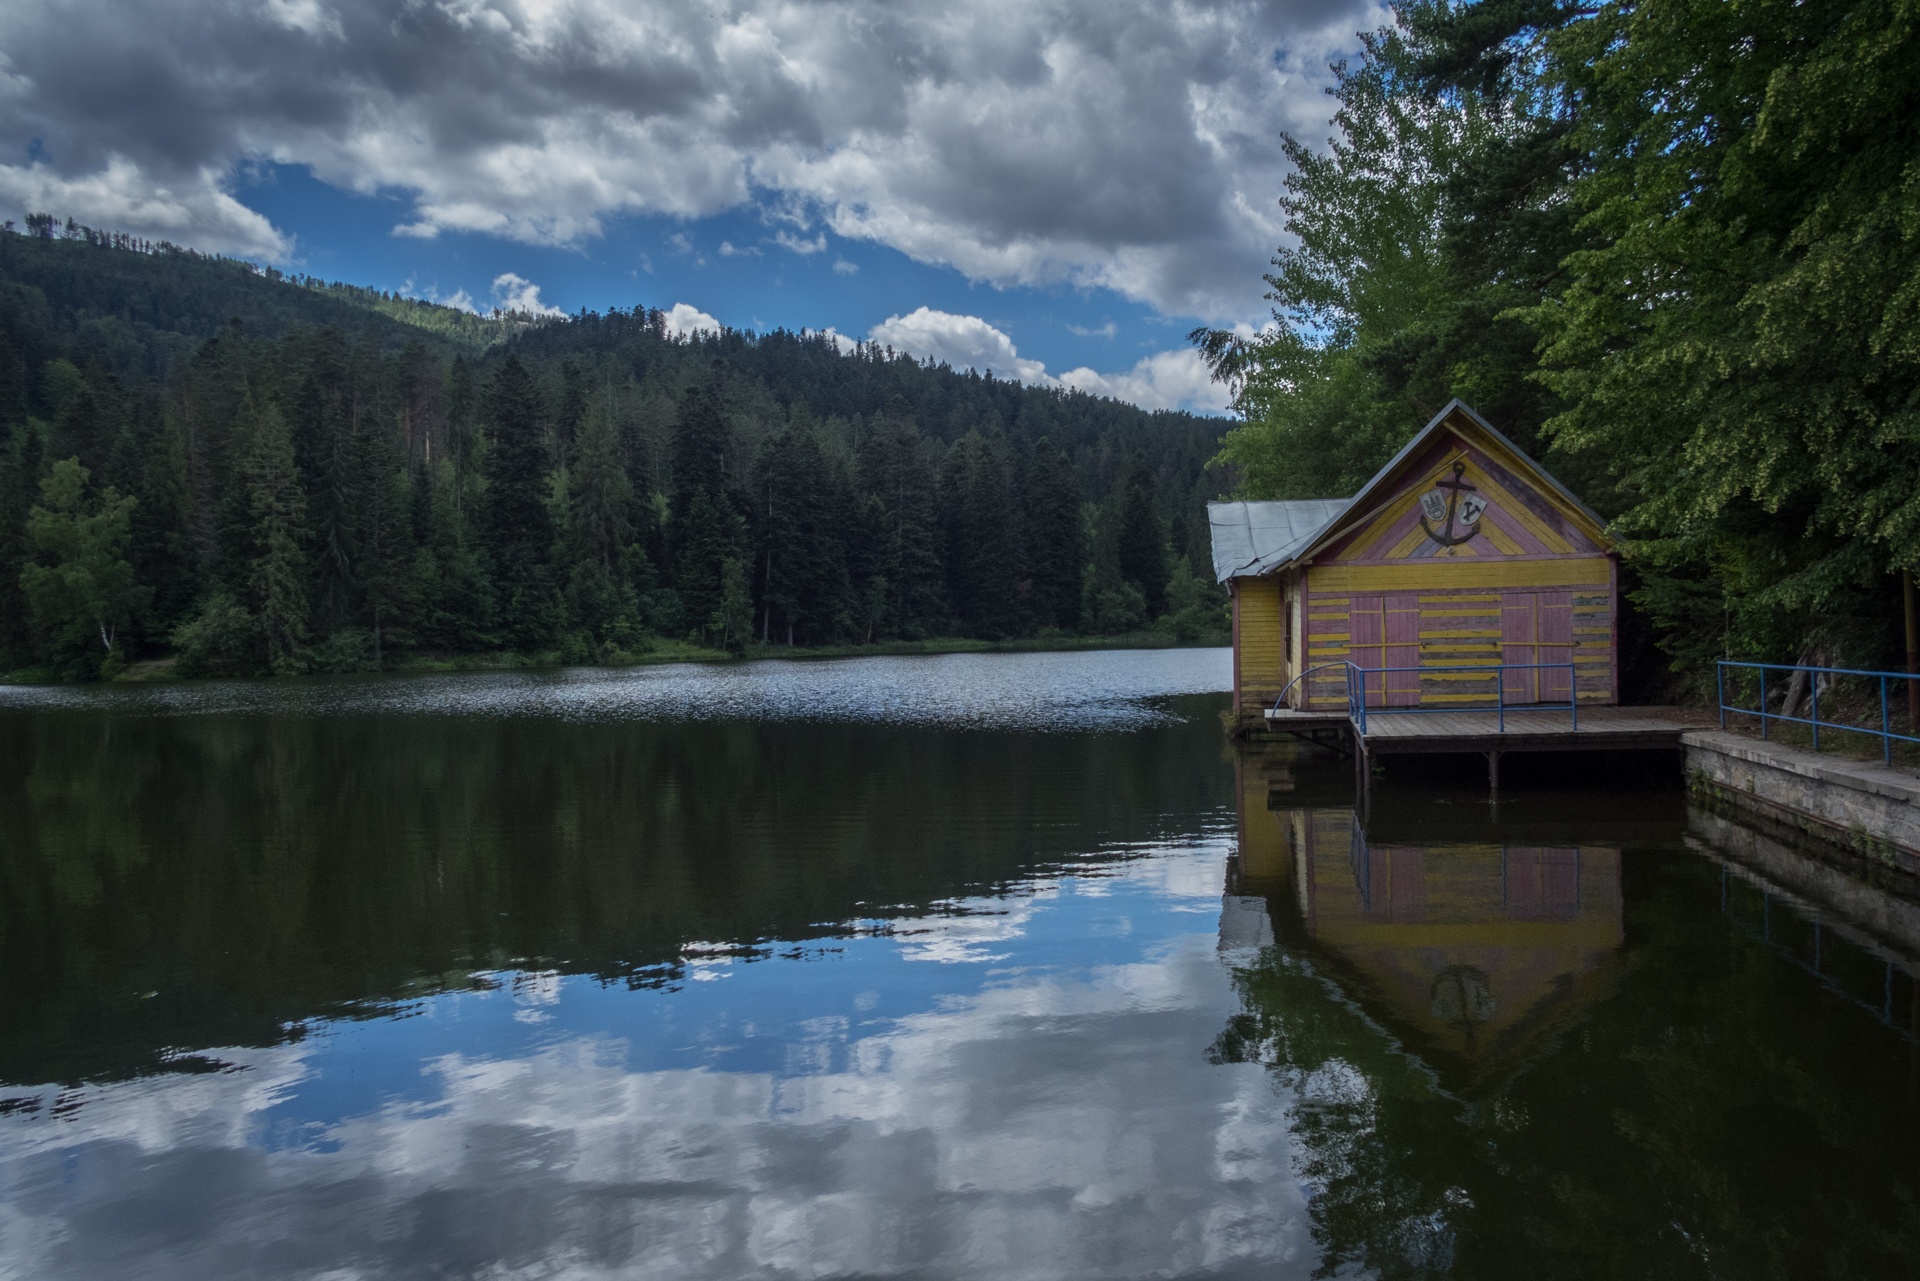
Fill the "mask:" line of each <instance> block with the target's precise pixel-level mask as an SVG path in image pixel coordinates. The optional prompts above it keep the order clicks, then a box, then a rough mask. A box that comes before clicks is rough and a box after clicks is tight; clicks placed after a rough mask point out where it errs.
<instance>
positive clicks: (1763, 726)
mask: <svg viewBox="0 0 1920 1281" xmlns="http://www.w3.org/2000/svg"><path fill="white" fill-rule="evenodd" d="M1770 729H1771V727H1770V726H1769V725H1768V724H1767V668H1766V664H1764V663H1762V664H1761V665H1760V737H1761V738H1766V737H1768V733H1769V730H1770Z"/></svg>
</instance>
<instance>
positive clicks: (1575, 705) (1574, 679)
mask: <svg viewBox="0 0 1920 1281" xmlns="http://www.w3.org/2000/svg"><path fill="white" fill-rule="evenodd" d="M1567 703H1568V706H1569V710H1571V711H1572V712H1573V732H1574V733H1576V734H1578V733H1579V732H1580V673H1579V672H1577V671H1575V670H1574V666H1573V664H1572V663H1568V664H1567Z"/></svg>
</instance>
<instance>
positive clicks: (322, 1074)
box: [0, 654, 1312, 1277]
mask: <svg viewBox="0 0 1920 1281" xmlns="http://www.w3.org/2000/svg"><path fill="white" fill-rule="evenodd" d="M1053 661H1054V662H1055V663H1056V664H1057V669H1058V671H1059V675H1060V679H1059V681H1058V682H1057V683H1056V684H1057V689H1058V691H1062V692H1060V693H1059V695H1058V696H1057V697H1055V698H1054V699H1053V701H1052V702H1046V701H1045V700H1041V710H1042V711H1044V712H1045V713H1046V717H1047V718H1050V719H1045V718H1043V720H1044V726H1043V728H1039V729H1036V728H1035V717H1036V712H1035V709H1034V707H1033V706H1027V707H1024V708H1023V709H1022V710H1021V712H1020V714H1019V715H1018V716H1016V717H1012V718H1010V719H1009V720H1007V721H1005V722H998V721H996V722H991V723H989V724H986V725H977V726H971V727H968V726H953V725H948V724H945V723H943V722H941V721H940V720H939V719H938V718H937V717H934V716H932V715H931V713H929V712H928V711H927V709H928V708H935V709H937V708H938V707H939V706H942V705H945V704H946V703H948V702H950V701H953V700H955V699H957V698H958V697H959V695H958V691H959V690H960V689H962V688H963V687H964V686H966V685H968V684H971V683H975V682H977V680H978V677H979V674H980V668H979V667H978V664H977V660H968V661H967V662H965V663H956V664H953V665H951V666H950V667H943V666H942V665H940V664H931V665H923V667H922V668H920V669H919V670H920V671H921V673H922V675H921V677H920V683H921V693H920V694H918V695H914V696H913V697H915V698H918V699H919V700H920V701H919V702H918V703H917V704H915V707H914V708H909V709H908V710H906V711H904V712H902V711H901V710H900V707H899V699H900V697H902V696H901V694H900V685H899V682H898V681H897V680H896V679H895V677H894V676H893V675H889V674H888V673H890V672H893V671H894V670H895V669H893V668H891V667H889V668H887V669H886V670H885V671H883V672H882V673H881V676H880V677H879V678H876V680H875V681H874V682H873V683H872V684H871V685H863V684H862V682H863V681H864V680H865V677H864V676H862V675H861V672H862V671H863V670H864V669H860V668H858V667H856V666H855V665H840V666H839V668H838V670H839V671H840V672H841V673H842V675H841V676H840V677H839V679H840V680H841V682H842V687H841V688H839V689H838V690H837V691H836V692H835V694H834V702H835V704H836V705H837V706H840V707H843V708H853V707H864V708H865V709H866V711H865V716H864V719H854V718H846V719H840V720H833V721H829V722H827V723H807V722H803V721H800V720H797V719H793V718H782V717H779V716H774V717H771V718H750V719H739V718H735V719H709V718H696V719H692V720H675V719H672V718H671V717H666V716H661V715H655V714H654V712H653V711H648V712H647V713H646V714H645V715H632V716H623V715H619V714H616V713H614V712H606V713H605V714H596V715H576V714H573V713H572V712H567V711H565V710H564V709H563V710H556V711H552V712H551V713H550V714H541V713H538V712H537V711H530V710H528V705H529V704H530V705H532V706H534V707H536V708H537V707H539V706H544V705H546V704H547V701H548V700H549V695H550V683H548V682H545V681H543V680H532V679H529V680H527V681H526V682H525V683H524V684H523V685H522V686H520V687H519V688H520V690H521V692H522V693H523V694H524V696H525V700H526V701H525V702H524V703H521V702H515V703H513V706H512V707H510V708H508V709H506V710H505V712H504V713H503V715H501V716H498V717H494V716H487V717H471V716H468V715H467V714H466V712H465V711H464V710H459V709H460V708H461V704H460V702H459V700H458V699H455V700H454V701H453V703H452V704H451V706H453V707H454V708H455V709H456V712H457V714H440V713H434V714H424V713H419V712H409V711H406V710H402V709H403V708H404V707H405V706H407V705H408V703H409V697H410V696H406V695H405V694H404V691H403V692H402V694H401V695H395V696H392V697H391V698H390V697H389V696H388V695H387V694H385V693H382V691H381V690H379V689H374V688H369V687H368V685H367V683H365V682H312V683H307V684H293V685H281V686H262V687H245V688H241V687H235V688H236V689H238V692H234V690H233V689H228V688H225V687H218V688H217V687H207V688H208V690H209V693H208V694H207V696H206V697H208V698H216V699H226V700H239V701H242V702H247V703H249V705H250V708H251V710H247V711H245V712H242V713H234V712H231V711H219V710H209V709H208V707H206V706H204V705H203V704H202V703H201V702H200V701H196V700H193V699H190V700H189V702H188V704H187V705H186V706H184V707H181V708H176V709H174V711H173V712H172V713H166V709H164V708H156V707H155V706H153V705H151V704H149V703H143V704H140V705H138V706H133V707H130V706H128V705H126V704H124V703H122V702H120V701H119V696H118V694H117V693H115V694H111V695H110V696H109V705H108V706H106V707H105V708H102V709H96V710H95V711H93V712H91V713H90V712H89V711H88V710H87V709H86V707H85V705H84V700H82V701H81V702H80V703H76V702H75V701H74V699H73V698H72V696H71V695H63V697H62V698H61V699H58V700H52V705H49V703H48V700H39V701H38V702H36V703H35V704H34V705H33V706H31V707H26V708H16V709H15V710H14V711H13V712H12V713H10V714H9V715H8V718H7V722H6V725H5V729H6V732H5V733H4V734H0V787H5V788H6V789H7V791H6V794H5V796H4V797H0V825H3V826H0V876H3V877H4V878H5V883H6V885H7V886H8V887H9V891H10V892H9V893H8V894H7V895H6V896H4V898H0V956H3V957H4V962H5V964H6V965H7V966H8V969H9V973H10V977H12V979H13V982H11V983H9V984H8V985H7V987H6V989H5V990H4V992H3V993H0V1002H4V1006H3V1007H0V1011H3V1015H4V1019H5V1024H4V1032H5V1035H4V1036H0V1108H4V1109H6V1111H5V1114H4V1115H0V1203H4V1205H5V1207H6V1209H5V1212H4V1213H3V1214H0V1274H5V1275H10V1276H11V1275H19V1276H34V1277H45V1276H61V1277H68V1276H72V1277H80V1276H86V1277H92V1276H124V1275H128V1274H129V1273H136V1272H137V1273H138V1274H139V1275H142V1276H154V1277H172V1276H182V1277H186V1276H191V1277H204V1276H264V1277H274V1276H314V1275H327V1276H416V1275H419V1276H427V1275H432V1276H510V1275H563V1276H579V1277H594V1276H623V1277H630V1276H649V1277H652V1276H662V1277H740V1276H770V1277H772V1276H794V1275H941V1276H982V1277H1017V1276H1033V1277H1056V1276H1062V1275H1075V1276H1134V1275H1139V1274H1141V1273H1142V1272H1145V1273H1151V1274H1160V1275H1229V1276H1230V1275H1274V1274H1275V1273H1276V1272H1277V1273H1278V1274H1280V1275H1288V1274H1293V1275H1305V1274H1306V1273H1307V1272H1308V1271H1309V1270H1310V1269H1311V1266H1312V1259H1311V1243H1310V1239H1309V1237H1308V1235H1307V1230H1306V1220H1305V1213H1304V1203H1303V1198H1302V1195H1301V1192H1300V1188H1299V1185H1298V1183H1297V1181H1296V1180H1295V1179H1294V1178H1293V1177H1292V1175H1291V1159H1290V1146H1289V1143H1290V1141H1289V1139H1288V1136H1287V1134H1286V1131H1285V1128H1284V1126H1282V1125H1281V1124H1280V1123H1279V1108H1278V1105H1277V1102H1276V1100H1275V1099H1274V1097H1273V1095H1272V1093H1271V1091H1270V1089H1269V1088H1268V1084H1267V1077H1266V1074H1265V1072H1264V1071H1262V1070H1261V1069H1260V1068H1259V1067H1257V1066H1255V1065H1245V1066H1241V1067H1236V1068H1227V1069H1222V1068H1220V1067H1216V1066H1213V1065H1211V1064H1209V1063H1208V1062H1207V1061H1206V1059H1205V1058H1204V1056H1203V1055H1202V1054H1201V1053H1200V1052H1199V1051H1200V1049H1201V1048H1202V1047H1204V1046H1205V1045H1206V1044H1207V1043H1208V1042H1209V1041H1210V1040H1211V1039H1212V1037H1213V1036H1214V1034H1215V1032H1216V1031H1217V1029H1218V1026H1219V1022H1220V1019H1221V1018H1222V1017H1223V1014H1224V1012H1225V1011H1226V1010H1227V1009H1228V1008H1229V1007H1230V1005H1231V1003H1232V1001H1233V1000H1234V997H1233V991H1232V987H1231V981H1230V976H1229V973H1228V971H1227V970H1226V969H1225V968H1224V967H1223V966H1222V965H1221V963H1220V959H1219V956H1218V953H1217V921H1218V912H1219V903H1220V893H1221V887H1222V876H1223V869H1224V867H1225V864H1226V860H1227V857H1228V855H1229V853H1230V851H1231V848H1232V822H1233V820H1232V815H1233V797H1232V790H1231V779H1232V771H1231V765H1230V763H1229V762H1228V761H1227V760H1226V759H1224V758H1223V755H1222V751H1221V740H1220V731H1219V721H1218V712H1219V710H1220V708H1221V707H1222V705H1223V700H1222V699H1221V698H1220V697H1219V696H1217V695H1201V696H1196V695H1193V694H1191V693H1187V692H1183V691H1185V690H1188V689H1191V688H1192V687H1194V686H1199V687H1202V688H1205V687H1206V686H1207V683H1208V682H1210V681H1212V680H1213V677H1212V676H1211V675H1209V673H1210V672H1211V671H1212V669H1213V668H1215V667H1218V666H1219V664H1218V661H1217V656H1215V655H1209V654H1190V655H1188V656H1187V662H1188V667H1187V668H1185V669H1178V668H1175V667H1173V666H1170V665H1169V663H1168V659H1167V657H1166V656H1165V655H1145V656H1141V659H1140V662H1139V663H1138V664H1137V665H1134V666H1132V667H1129V666H1128V665H1127V664H1126V663H1124V662H1117V661H1116V656H1113V655H1093V656H1061V657H1058V658H1055V659H1054V660H1053ZM1025 664H1026V660H1025V659H1021V660H1019V661H1018V662H1016V663H1014V664H1012V665H1011V666H1010V668H1009V676H1008V684H1010V685H1013V686H1018V685H1019V684H1020V683H1021V682H1022V681H1023V680H1026V678H1025V677H1022V676H1020V674H1019V672H1020V671H1022V670H1027V669H1026V667H1025ZM483 679H485V680H486V681H488V682H491V683H490V684H489V688H490V689H491V690H492V691H493V692H492V693H490V694H488V695H487V697H488V698H489V699H492V700H494V701H495V702H498V701H499V700H502V699H506V700H508V701H509V702H512V701H513V699H514V698H515V697H516V696H515V695H514V693H513V688H514V687H513V686H512V685H511V683H510V682H508V683H505V684H501V683H497V682H493V678H483ZM648 679H649V680H650V681H653V682H655V683H656V684H657V683H658V680H659V677H657V676H649V677H648ZM807 679H810V680H812V679H818V677H815V676H813V675H809V676H808V677H807ZM688 680H689V681H690V682H691V685H692V687H693V688H695V689H699V688H701V687H703V683H704V682H705V681H707V680H708V676H707V675H706V674H702V673H690V674H689V675H688ZM453 683H454V684H457V682H453ZM608 688H609V689H611V690H613V691H614V694H613V695H611V697H613V699H614V701H615V702H616V703H620V701H621V700H623V699H625V698H626V697H627V695H626V694H625V693H623V692H620V690H621V687H619V686H618V685H617V684H609V685H608ZM282 690H284V691H285V701H284V702H281V701H277V700H278V698H279V691H282ZM188 693H189V694H191V693H192V691H188ZM336 693H337V695H338V696H337V697H335V694H336ZM181 697H184V695H181ZM691 697H693V696H692V695H688V694H686V693H685V692H684V691H683V692H682V694H678V695H675V696H673V697H672V698H668V699H664V700H662V699H654V700H653V701H652V703H650V704H649V706H650V707H652V708H654V709H656V710H657V708H658V707H659V706H662V705H672V704H675V703H677V702H684V701H686V700H687V699H688V698H691ZM382 700H386V701H384V702H382ZM370 701H371V702H373V703H378V704H379V705H380V706H382V707H384V708H385V710H380V711H368V710H367V708H368V705H369V702H370ZM909 701H911V700H909ZM916 709H917V710H916ZM1089 709H1091V710H1089Z"/></svg>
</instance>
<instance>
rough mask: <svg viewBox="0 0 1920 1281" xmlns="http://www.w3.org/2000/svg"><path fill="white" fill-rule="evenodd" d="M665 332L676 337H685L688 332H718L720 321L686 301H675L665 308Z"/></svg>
mask: <svg viewBox="0 0 1920 1281" xmlns="http://www.w3.org/2000/svg"><path fill="white" fill-rule="evenodd" d="M667 332H668V333H670V334H672V335H673V336H674V337H676V338H685V337H687V336H688V335H689V334H697V333H709V334H717V333H719V332H720V322H719V321H717V320H715V319H714V318H713V317H712V316H709V315H708V314H707V313H706V312H704V311H701V310H700V309H699V308H698V307H690V306H688V305H687V304H686V303H683V302H677V303H675V304H673V306H671V307H669V308H668V309H667Z"/></svg>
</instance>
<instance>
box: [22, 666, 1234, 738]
mask: <svg viewBox="0 0 1920 1281" xmlns="http://www.w3.org/2000/svg"><path fill="white" fill-rule="evenodd" d="M1232 664H1233V659H1232V652H1231V651H1230V650H1223V649H1220V650H1181V649H1172V650H1115V651H1107V652H1093V653H1082V654H945V655H937V656H925V657H894V658H858V659H844V660H809V661H803V662H780V661H777V660H769V661H762V662H755V663H728V664H712V665H706V664H699V665H695V664H675V665H670V666H659V667H631V668H618V669H606V668H569V669H565V670H561V671H551V672H516V673H459V674H447V675H433V676H413V677H337V678H331V679H328V678H310V679H306V680H300V681H191V682H185V683H182V684H178V685H153V686H122V687H113V688H108V689H98V688H85V687H75V686H60V685H41V686H11V687H6V686H0V707H12V708H19V709H28V708H34V709H44V710H56V709H58V710H65V711H78V712H84V713H89V714H98V713H101V712H109V711H110V712H113V713H116V714H123V715H149V716H244V715H261V714H270V715H283V716H303V715H357V716H421V715H430V716H473V717H490V718H491V717H534V718H540V719H558V720H566V721H575V722H587V723H602V724H604V723H613V722H619V721H631V720H655V721H691V720H702V721H720V720H800V721H883V722H887V723H889V724H896V725H926V726H944V727H949V728H991V729H1009V730H1040V729H1081V730H1093V729H1098V730H1123V729H1138V728H1142V727H1145V726H1148V725H1154V724H1165V723H1167V716H1166V713H1165V712H1164V711H1161V710H1159V709H1157V708H1155V707H1153V706H1151V705H1149V704H1148V703H1147V702H1146V701H1145V700H1147V699H1150V698H1158V697H1165V696H1169V695H1178V694H1211V693H1214V692H1216V691H1218V690H1221V689H1224V688H1226V687H1227V684H1228V681H1229V679H1230V677H1231V674H1232Z"/></svg>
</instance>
